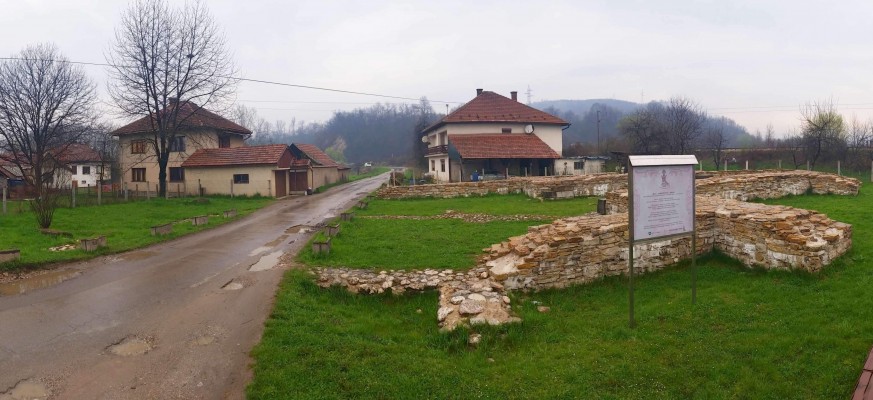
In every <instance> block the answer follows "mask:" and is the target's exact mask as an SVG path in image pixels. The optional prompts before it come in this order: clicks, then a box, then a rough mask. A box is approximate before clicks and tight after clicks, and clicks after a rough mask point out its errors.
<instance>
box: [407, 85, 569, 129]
mask: <svg viewBox="0 0 873 400" xmlns="http://www.w3.org/2000/svg"><path fill="white" fill-rule="evenodd" d="M452 122H514V123H530V124H556V125H569V124H570V123H569V122H567V121H564V120H563V119H561V118H558V117H556V116H554V115H552V114H549V113H547V112H544V111H540V110H537V109H536V108H533V107H530V106H528V105H526V104H523V103H519V102H517V101H515V100H512V99H510V98H507V97H503V96H501V95H499V94H497V93H494V92H490V91H483V92H482V94H480V95H478V96H476V97H474V98H473V100H470V101H469V102H467V104H464V105H463V106H461V107H459V108H458V109H457V110H455V111H452V112H451V113H450V114H449V115H446V116H445V117H443V119H441V120H439V121H438V122H437V123H435V124H433V125H431V126H429V127H427V128H425V129H424V131H423V132H427V131H429V130H431V129H434V128H437V127H439V126H442V125H445V124H447V123H452Z"/></svg>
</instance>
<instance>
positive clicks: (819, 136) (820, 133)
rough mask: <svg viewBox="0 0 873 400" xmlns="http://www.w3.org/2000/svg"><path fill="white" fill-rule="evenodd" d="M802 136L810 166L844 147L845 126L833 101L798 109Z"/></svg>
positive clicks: (807, 105) (818, 102) (819, 102)
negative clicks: (839, 147) (841, 146)
mask: <svg viewBox="0 0 873 400" xmlns="http://www.w3.org/2000/svg"><path fill="white" fill-rule="evenodd" d="M800 115H801V118H800V121H801V125H802V135H803V141H804V145H805V147H806V158H807V160H809V163H810V166H811V167H815V163H816V162H817V161H818V160H819V158H820V157H822V156H823V155H827V153H829V152H832V151H833V150H836V149H837V147H838V146H840V145H845V130H846V128H845V124H844V123H843V116H842V115H840V113H839V112H837V108H836V106H835V105H834V103H833V101H831V100H825V101H816V102H812V103H807V104H806V105H804V106H803V107H801V108H800Z"/></svg>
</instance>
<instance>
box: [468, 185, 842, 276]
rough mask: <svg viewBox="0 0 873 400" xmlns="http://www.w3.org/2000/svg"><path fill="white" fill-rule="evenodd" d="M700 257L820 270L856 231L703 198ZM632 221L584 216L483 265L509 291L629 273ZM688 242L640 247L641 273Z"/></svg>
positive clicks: (514, 243) (503, 248)
mask: <svg viewBox="0 0 873 400" xmlns="http://www.w3.org/2000/svg"><path fill="white" fill-rule="evenodd" d="M697 202H698V204H697V216H696V218H697V229H698V240H697V245H698V249H697V250H698V253H701V254H702V253H706V252H708V251H710V250H712V249H713V247H714V248H717V249H719V250H721V251H722V252H724V253H726V254H727V255H729V256H731V257H733V258H736V259H738V260H740V261H741V262H743V263H744V264H746V265H749V266H760V267H764V268H768V269H771V268H778V269H803V270H807V271H811V272H815V271H818V270H820V269H821V268H822V267H823V266H824V265H827V264H829V263H830V262H831V261H832V260H833V259H834V258H836V257H837V256H839V255H841V254H843V253H844V252H846V251H847V250H848V249H849V247H850V246H851V234H852V230H851V226H849V225H848V224H844V223H841V222H836V221H833V220H831V219H829V218H828V217H827V216H825V215H824V214H821V213H817V212H814V211H808V210H801V209H796V208H792V207H786V206H769V205H764V204H754V203H745V202H741V201H736V200H724V199H720V198H718V197H714V196H698V201H697ZM627 242H628V224H627V214H612V215H598V214H587V215H584V216H580V217H572V218H565V219H559V220H557V221H555V222H553V223H552V224H548V225H540V226H534V227H531V228H530V229H529V231H528V233H527V234H526V235H523V236H517V237H513V238H510V239H509V240H507V241H504V242H502V243H499V244H495V245H493V246H491V248H489V249H485V250H486V251H487V252H488V254H487V255H486V256H484V257H483V258H482V260H481V262H482V263H484V264H485V266H486V267H488V268H489V272H490V273H491V275H492V277H493V279H495V280H496V281H497V282H500V283H502V284H503V285H504V286H505V287H506V288H507V289H534V290H537V289H544V288H552V287H564V286H567V285H572V284H580V283H587V282H591V281H593V280H597V279H600V278H602V277H605V276H611V275H620V274H626V273H627V269H628V262H627V260H628V249H627ZM690 255H691V241H690V238H682V239H670V240H664V241H658V242H653V243H647V244H641V245H637V246H636V247H635V248H634V267H635V270H637V271H639V272H640V273H645V272H650V271H655V270H659V269H662V268H664V267H666V266H668V265H671V264H674V263H676V262H678V261H679V260H681V259H685V258H688V257H690Z"/></svg>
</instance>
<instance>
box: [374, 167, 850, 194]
mask: <svg viewBox="0 0 873 400" xmlns="http://www.w3.org/2000/svg"><path fill="white" fill-rule="evenodd" d="M859 187H860V182H859V181H858V180H857V179H853V178H846V177H842V176H837V175H834V174H826V173H821V172H813V171H793V170H792V171H787V170H765V171H727V172H724V171H721V172H720V171H700V172H697V191H698V193H700V194H714V195H718V196H719V197H722V198H728V199H737V200H750V199H753V198H776V197H782V196H785V195H789V194H803V193H806V192H807V191H808V190H811V191H812V192H813V193H819V194H826V193H834V194H842V195H854V194H857V193H858V188H859ZM623 191H627V174H615V173H605V174H592V175H578V176H554V177H529V178H510V179H505V180H496V181H484V182H458V183H444V184H433V185H418V186H397V187H383V188H381V189H379V191H378V192H377V196H379V197H380V198H384V199H404V198H420V197H433V198H450V197H469V196H483V195H487V194H492V193H493V194H510V193H524V194H526V195H528V196H530V197H533V198H544V199H562V198H571V197H582V196H604V195H608V194H609V193H611V192H623Z"/></svg>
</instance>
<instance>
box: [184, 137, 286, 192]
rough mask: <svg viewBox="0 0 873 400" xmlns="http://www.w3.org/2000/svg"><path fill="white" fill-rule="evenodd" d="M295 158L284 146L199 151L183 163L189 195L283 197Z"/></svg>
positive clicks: (270, 145)
mask: <svg viewBox="0 0 873 400" xmlns="http://www.w3.org/2000/svg"><path fill="white" fill-rule="evenodd" d="M294 161H295V160H294V156H292V154H291V151H290V150H289V149H288V146H287V145H284V144H268V145H263V146H244V147H230V148H218V149H198V150H197V151H195V152H194V153H193V154H191V156H190V157H188V159H187V160H185V161H184V162H183V163H182V165H181V166H182V167H183V168H185V184H186V186H187V188H186V190H185V191H186V192H187V193H189V194H198V193H199V194H201V195H208V194H230V195H248V196H254V195H261V196H269V197H284V196H287V195H288V194H289V193H288V176H289V175H288V171H289V170H290V168H291V164H292V163H293V162H294Z"/></svg>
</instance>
